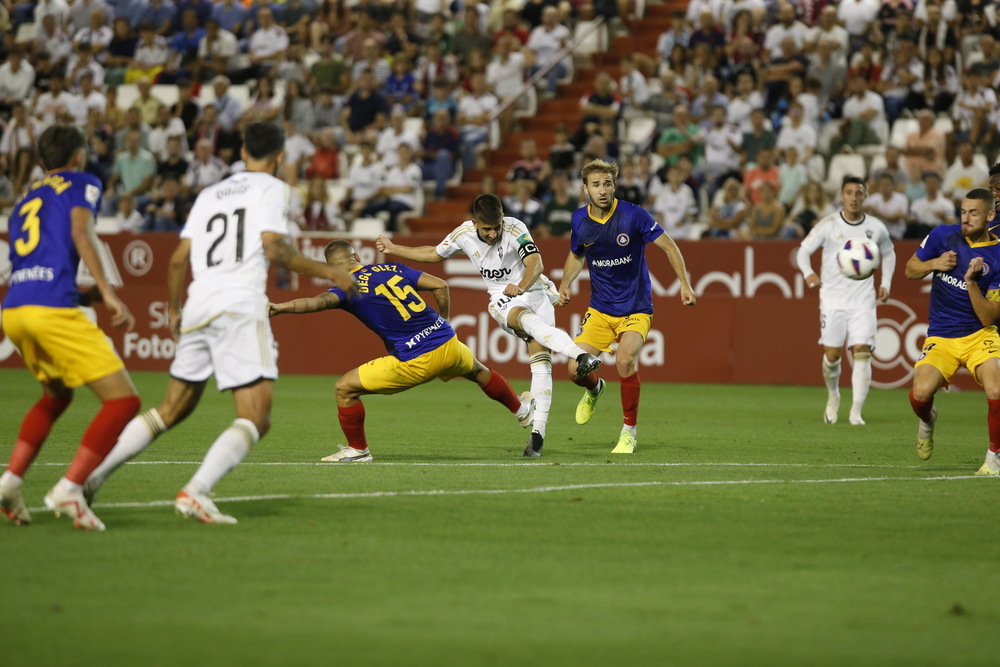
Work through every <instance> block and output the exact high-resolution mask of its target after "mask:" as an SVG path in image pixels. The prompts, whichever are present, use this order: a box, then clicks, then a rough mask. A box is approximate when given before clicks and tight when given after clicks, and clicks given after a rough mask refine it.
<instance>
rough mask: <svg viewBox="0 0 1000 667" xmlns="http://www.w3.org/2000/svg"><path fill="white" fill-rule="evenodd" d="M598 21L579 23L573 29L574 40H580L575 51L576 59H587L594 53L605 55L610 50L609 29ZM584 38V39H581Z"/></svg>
mask: <svg viewBox="0 0 1000 667" xmlns="http://www.w3.org/2000/svg"><path fill="white" fill-rule="evenodd" d="M595 25H597V21H577V22H576V27H575V28H574V29H573V40H574V41H576V40H578V39H579V40H580V42H579V43H578V44H577V45H576V48H574V49H573V56H574V57H581V58H584V57H587V56H590V55H591V54H594V53H604V52H605V51H607V50H608V27H607V26H606V25H605V24H604V23H603V22H602V23H601V24H600V25H597V27H596V28H595V27H594V26H595ZM581 38H582V39H581Z"/></svg>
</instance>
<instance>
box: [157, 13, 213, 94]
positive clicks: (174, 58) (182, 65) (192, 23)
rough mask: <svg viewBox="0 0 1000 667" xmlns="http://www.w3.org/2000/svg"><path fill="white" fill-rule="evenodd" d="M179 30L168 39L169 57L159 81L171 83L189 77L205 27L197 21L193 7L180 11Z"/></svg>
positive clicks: (203, 36) (195, 61) (196, 58)
mask: <svg viewBox="0 0 1000 667" xmlns="http://www.w3.org/2000/svg"><path fill="white" fill-rule="evenodd" d="M181 25H182V27H181V30H180V32H178V33H177V34H176V35H174V37H173V39H172V40H170V52H171V53H170V59H169V60H167V65H166V67H164V68H163V71H162V72H160V76H159V78H158V81H160V83H173V82H174V81H176V80H177V79H178V78H179V77H184V78H191V76H192V74H193V71H192V68H193V67H194V66H195V64H196V63H197V61H198V46H199V45H200V44H201V41H202V40H203V39H204V38H205V29H204V28H202V27H201V24H200V23H199V21H198V12H197V11H196V10H195V9H185V10H184V11H183V12H182V13H181Z"/></svg>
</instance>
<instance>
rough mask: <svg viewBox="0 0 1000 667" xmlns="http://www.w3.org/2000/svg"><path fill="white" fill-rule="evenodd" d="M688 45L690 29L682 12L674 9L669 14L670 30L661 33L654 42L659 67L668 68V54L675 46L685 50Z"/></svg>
mask: <svg viewBox="0 0 1000 667" xmlns="http://www.w3.org/2000/svg"><path fill="white" fill-rule="evenodd" d="M692 4H693V3H692ZM688 7H691V5H688ZM690 43H691V28H690V27H689V26H688V22H687V18H686V17H685V16H684V11H683V10H680V9H675V10H674V11H673V12H671V13H670V30H668V31H667V32H665V33H662V34H661V35H660V36H659V38H658V39H657V40H656V53H657V54H659V56H660V64H661V67H663V68H669V62H670V54H671V53H672V52H673V50H674V47H675V46H680V47H681V48H682V49H686V48H688V46H689V45H690Z"/></svg>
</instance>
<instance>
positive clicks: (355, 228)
mask: <svg viewBox="0 0 1000 667" xmlns="http://www.w3.org/2000/svg"><path fill="white" fill-rule="evenodd" d="M351 234H352V235H354V236H357V237H358V238H364V239H374V238H376V237H377V236H378V235H379V234H385V222H384V221H383V220H382V219H381V218H358V219H357V220H355V221H354V224H353V225H351Z"/></svg>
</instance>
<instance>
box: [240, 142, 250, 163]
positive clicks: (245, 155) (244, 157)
mask: <svg viewBox="0 0 1000 667" xmlns="http://www.w3.org/2000/svg"><path fill="white" fill-rule="evenodd" d="M240 158H241V159H242V160H243V163H244V164H246V163H247V162H248V161H249V160H250V154H249V153H247V147H246V146H240Z"/></svg>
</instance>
